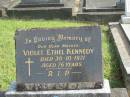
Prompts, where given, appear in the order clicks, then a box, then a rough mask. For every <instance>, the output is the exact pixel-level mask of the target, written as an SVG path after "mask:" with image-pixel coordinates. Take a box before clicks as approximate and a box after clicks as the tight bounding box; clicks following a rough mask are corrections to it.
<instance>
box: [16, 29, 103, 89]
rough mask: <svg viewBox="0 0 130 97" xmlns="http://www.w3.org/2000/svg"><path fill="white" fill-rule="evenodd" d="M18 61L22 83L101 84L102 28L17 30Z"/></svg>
mask: <svg viewBox="0 0 130 97" xmlns="http://www.w3.org/2000/svg"><path fill="white" fill-rule="evenodd" d="M16 64H17V84H19V85H21V84H26V83H35V84H39V83H41V84H42V83H46V84H49V83H55V84H57V83H72V84H73V83H80V82H88V83H91V84H92V86H91V87H89V88H94V87H96V86H95V85H96V84H97V85H102V84H103V70H102V52H101V31H100V29H99V28H98V27H81V28H78V29H77V28H67V29H51V30H47V29H46V30H45V29H32V30H22V31H17V33H16ZM21 64H22V65H21ZM100 87H102V86H100ZM48 88H49V87H48ZM55 88H56V87H55ZM65 88H69V87H67V86H65ZM85 88H87V86H86V87H85ZM62 89H63V88H62Z"/></svg>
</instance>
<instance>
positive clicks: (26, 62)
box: [25, 58, 34, 77]
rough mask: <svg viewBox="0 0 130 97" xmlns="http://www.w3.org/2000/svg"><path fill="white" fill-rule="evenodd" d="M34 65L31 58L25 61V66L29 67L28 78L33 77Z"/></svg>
mask: <svg viewBox="0 0 130 97" xmlns="http://www.w3.org/2000/svg"><path fill="white" fill-rule="evenodd" d="M32 63H34V61H31V58H28V60H27V61H25V64H27V65H28V76H29V77H30V76H31V64H32Z"/></svg>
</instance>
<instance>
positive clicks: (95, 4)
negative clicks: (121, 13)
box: [84, 0, 116, 9]
mask: <svg viewBox="0 0 130 97" xmlns="http://www.w3.org/2000/svg"><path fill="white" fill-rule="evenodd" d="M84 3H85V7H86V8H87V9H96V8H108V7H114V6H116V0H84Z"/></svg>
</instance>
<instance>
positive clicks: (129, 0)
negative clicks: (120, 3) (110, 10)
mask: <svg viewBox="0 0 130 97" xmlns="http://www.w3.org/2000/svg"><path fill="white" fill-rule="evenodd" d="M129 5H130V0H125V15H122V17H121V19H122V23H125V24H130V6H129Z"/></svg>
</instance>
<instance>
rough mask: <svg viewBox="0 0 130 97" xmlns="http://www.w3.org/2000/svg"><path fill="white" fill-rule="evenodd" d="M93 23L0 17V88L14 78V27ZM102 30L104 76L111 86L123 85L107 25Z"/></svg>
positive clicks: (72, 25)
mask: <svg viewBox="0 0 130 97" xmlns="http://www.w3.org/2000/svg"><path fill="white" fill-rule="evenodd" d="M92 24H93V23H87V22H85V23H81V22H72V21H71V22H70V21H61V20H17V19H3V20H2V19H0V90H6V89H7V88H8V86H9V85H10V83H11V81H13V80H15V79H16V78H15V76H16V64H15V43H14V35H15V31H16V29H29V28H36V27H38V28H62V27H78V26H85V25H92ZM101 28H102V31H103V34H102V35H103V43H102V44H103V59H104V65H105V66H104V77H105V78H107V79H109V80H110V84H111V87H123V81H122V78H121V76H120V75H121V73H120V69H119V64H120V63H119V59H118V58H116V50H115V48H114V44H113V43H112V41H111V39H110V37H108V27H107V26H106V25H101Z"/></svg>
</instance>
